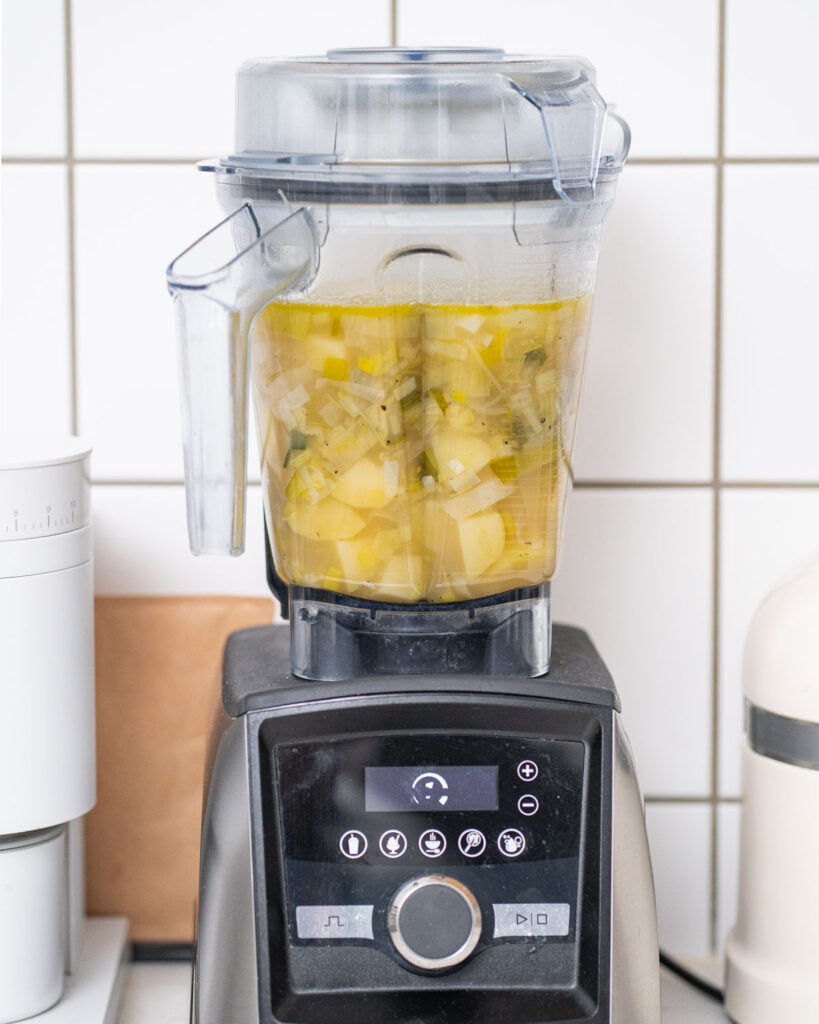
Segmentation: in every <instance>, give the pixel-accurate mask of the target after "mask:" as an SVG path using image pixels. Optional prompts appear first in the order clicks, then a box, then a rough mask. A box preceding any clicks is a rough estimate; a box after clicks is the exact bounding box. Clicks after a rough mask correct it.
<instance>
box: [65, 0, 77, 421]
mask: <svg viewBox="0 0 819 1024" xmlns="http://www.w3.org/2000/svg"><path fill="white" fill-rule="evenodd" d="M63 43H64V47H65V169H66V192H67V204H68V209H67V211H66V216H67V222H66V224H67V231H68V349H69V361H70V371H69V376H70V387H71V395H70V405H71V432H72V434H76V433H77V431H78V427H79V422H78V421H79V409H78V393H79V389H78V382H77V244H76V243H77V237H76V218H75V212H74V199H75V190H74V68H73V53H72V51H73V39H72V22H71V0H63Z"/></svg>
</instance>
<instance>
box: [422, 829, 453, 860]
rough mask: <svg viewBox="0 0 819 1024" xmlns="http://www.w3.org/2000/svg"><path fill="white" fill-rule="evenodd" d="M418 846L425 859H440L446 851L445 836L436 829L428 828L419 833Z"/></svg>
mask: <svg viewBox="0 0 819 1024" xmlns="http://www.w3.org/2000/svg"><path fill="white" fill-rule="evenodd" d="M418 845H419V847H420V848H421V853H423V855H424V856H425V857H440V856H441V854H442V853H443V852H444V850H445V849H446V836H445V835H444V834H443V832H439V831H438V829H437V828H429V829H427V831H426V832H422V833H421V838H420V839H419V840H418Z"/></svg>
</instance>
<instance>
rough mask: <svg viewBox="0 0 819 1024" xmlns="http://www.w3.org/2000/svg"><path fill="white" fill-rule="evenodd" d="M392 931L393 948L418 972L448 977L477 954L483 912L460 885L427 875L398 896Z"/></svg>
mask: <svg viewBox="0 0 819 1024" xmlns="http://www.w3.org/2000/svg"><path fill="white" fill-rule="evenodd" d="M387 928H388V930H389V934H390V938H391V939H392V943H393V945H394V946H395V948H396V949H397V950H398V952H399V953H400V954H401V956H402V957H403V958H404V959H405V960H406V961H407V962H408V963H410V964H412V966H413V967H417V968H419V969H420V970H424V971H444V970H448V969H450V968H452V967H457V966H458V965H459V964H461V963H463V962H464V961H465V960H466V959H468V958H469V956H471V954H472V953H473V952H474V950H475V947H476V946H477V945H478V940H479V939H480V937H481V908H480V906H479V905H478V901H477V900H476V899H475V896H474V894H473V893H472V892H471V890H470V889H468V888H467V887H466V886H465V885H464V884H463V883H462V882H459V881H458V880H457V879H455V878H449V877H447V876H446V875H424V876H422V877H421V878H414V879H412V880H411V881H409V882H407V883H406V885H403V886H402V887H401V888H400V889H399V890H398V892H397V893H396V894H395V896H394V897H393V900H392V903H391V904H390V908H389V912H388V914H387Z"/></svg>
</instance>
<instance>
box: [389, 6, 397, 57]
mask: <svg viewBox="0 0 819 1024" xmlns="http://www.w3.org/2000/svg"><path fill="white" fill-rule="evenodd" d="M389 3H390V46H398V0H389Z"/></svg>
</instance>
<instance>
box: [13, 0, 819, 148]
mask: <svg viewBox="0 0 819 1024" xmlns="http://www.w3.org/2000/svg"><path fill="white" fill-rule="evenodd" d="M391 3H394V4H395V9H396V12H397V0H391ZM396 16H397V15H396ZM396 31H397V25H396ZM390 32H391V33H392V28H391V29H390ZM206 159H208V157H204V156H201V155H200V156H186V157H182V156H136V155H134V156H72V157H71V161H70V162H72V163H74V164H75V165H77V166H83V165H85V164H94V165H99V166H102V167H105V166H108V165H112V166H114V167H116V166H119V165H123V164H124V165H127V166H130V165H135V166H137V167H139V166H142V165H145V164H147V165H151V164H160V165H167V166H171V167H174V166H179V167H190V165H191V164H195V163H198V162H199V161H200V160H206ZM1 162H2V163H3V164H12V165H13V164H63V163H67V162H68V160H67V159H66V157H62V156H4V157H3V158H2V161H1ZM628 164H629V167H717V166H719V165H722V166H724V167H749V166H750V167H754V166H761V167H766V166H770V165H777V164H782V165H785V166H807V167H811V166H816V165H817V164H819V156H729V157H710V156H704V157H699V156H634V157H629V161H628Z"/></svg>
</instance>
